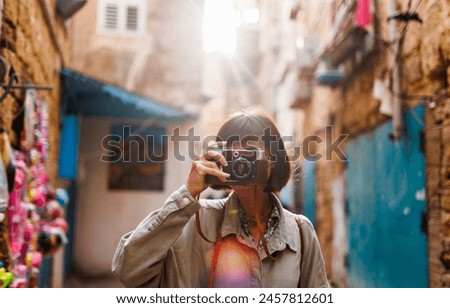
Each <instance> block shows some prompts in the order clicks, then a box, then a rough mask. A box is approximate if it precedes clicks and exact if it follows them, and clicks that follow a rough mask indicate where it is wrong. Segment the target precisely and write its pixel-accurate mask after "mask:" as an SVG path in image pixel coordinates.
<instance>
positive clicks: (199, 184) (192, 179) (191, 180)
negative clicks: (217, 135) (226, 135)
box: [186, 149, 230, 198]
mask: <svg viewBox="0 0 450 308" xmlns="http://www.w3.org/2000/svg"><path fill="white" fill-rule="evenodd" d="M217 162H218V163H219V164H220V165H222V166H223V167H226V166H227V165H228V163H227V161H226V160H225V157H223V155H222V154H220V153H219V152H216V151H214V150H211V149H209V150H208V151H207V152H206V153H205V154H203V155H201V156H200V157H199V158H198V159H197V160H195V161H193V162H192V166H191V171H190V173H189V177H188V179H187V181H186V188H187V189H188V190H189V192H190V193H191V195H192V196H193V197H195V198H197V197H198V196H199V195H200V193H201V192H202V191H204V190H205V189H206V188H208V185H207V184H206V183H205V175H207V174H210V175H213V176H215V177H217V178H218V179H219V180H221V181H222V182H226V180H227V178H228V177H229V176H230V175H229V174H228V173H225V172H223V171H222V170H221V168H219V166H218V164H217Z"/></svg>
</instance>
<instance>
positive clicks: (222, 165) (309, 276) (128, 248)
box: [112, 111, 329, 288]
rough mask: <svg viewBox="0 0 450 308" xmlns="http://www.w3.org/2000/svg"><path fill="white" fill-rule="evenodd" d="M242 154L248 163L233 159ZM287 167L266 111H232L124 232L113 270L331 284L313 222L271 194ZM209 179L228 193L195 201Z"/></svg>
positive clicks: (171, 277) (181, 280)
mask: <svg viewBox="0 0 450 308" xmlns="http://www.w3.org/2000/svg"><path fill="white" fill-rule="evenodd" d="M223 144H226V149H228V150H226V149H225V150H224V149H223V148H221V147H217V145H219V146H220V145H223ZM228 153H233V154H232V155H231V156H230V155H228ZM246 153H260V154H261V153H262V155H259V154H258V155H257V156H251V155H250V156H245V155H247V154H246ZM240 155H243V157H244V158H247V160H251V162H250V163H247V162H246V164H245V166H241V165H239V164H237V163H236V161H237V159H238V158H237V157H239V156H240ZM230 157H231V158H230ZM231 164H232V165H231ZM255 164H257V166H255ZM236 166H237V167H236ZM241 167H242V168H241ZM290 169H291V168H290V162H289V159H288V156H287V153H286V150H285V148H284V145H283V143H282V140H281V137H280V133H279V132H278V130H277V128H276V127H275V124H274V123H273V121H271V120H270V118H269V117H268V116H266V115H264V114H261V113H258V112H251V111H250V112H240V113H236V114H234V115H233V116H232V117H231V118H230V119H229V120H228V121H226V122H225V124H224V125H223V126H222V127H221V129H220V130H219V132H218V134H217V144H215V146H214V147H211V148H210V149H209V150H208V151H207V152H206V153H205V154H204V155H202V156H200V157H199V159H198V160H196V161H194V162H192V167H191V171H190V174H189V176H188V179H187V181H186V183H185V185H183V186H182V187H181V188H180V189H178V190H177V191H175V192H174V193H172V195H171V196H170V197H169V198H168V199H167V201H166V203H165V204H164V206H163V207H162V208H161V209H159V210H157V211H155V212H153V213H151V214H150V215H149V216H148V217H147V218H146V219H144V220H143V221H142V222H141V223H140V224H139V226H138V227H137V228H136V229H135V230H134V231H132V232H130V233H128V234H125V235H124V236H123V237H122V239H121V241H120V243H119V245H118V247H117V251H116V253H115V255H114V259H113V264H112V270H113V273H114V274H115V275H116V277H117V278H118V279H119V280H120V281H121V282H122V283H123V284H124V285H125V286H127V287H141V286H149V287H278V288H282V287H328V286H329V285H328V281H327V278H326V272H325V266H324V262H323V257H322V253H321V250H320V246H319V242H318V240H317V236H316V233H315V231H314V228H313V226H312V224H311V222H310V221H309V220H308V219H307V218H306V217H304V216H300V215H295V214H293V213H291V212H289V211H288V210H285V209H283V207H282V206H281V203H280V201H279V199H278V198H277V196H276V195H275V193H276V192H278V191H280V190H281V189H282V188H283V186H284V185H286V183H287V181H288V180H289V177H290ZM255 174H256V176H254V177H253V175H255ZM211 183H213V184H214V185H212V187H213V188H216V189H218V188H219V189H222V188H228V189H231V193H230V195H229V196H228V197H227V198H224V199H220V200H199V196H200V194H201V192H203V191H204V190H205V189H206V188H207V187H208V186H210V184H211Z"/></svg>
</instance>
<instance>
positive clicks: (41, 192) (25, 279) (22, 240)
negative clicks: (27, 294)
mask: <svg viewBox="0 0 450 308" xmlns="http://www.w3.org/2000/svg"><path fill="white" fill-rule="evenodd" d="M48 140H49V136H48V110H47V104H46V102H45V100H44V99H43V97H42V96H41V95H40V94H39V93H38V92H36V91H35V90H27V93H26V95H25V102H24V130H23V132H22V134H21V143H20V144H21V151H19V150H10V153H9V154H8V155H9V156H8V157H9V158H10V159H9V160H8V162H11V167H9V168H8V170H10V172H9V173H8V175H9V176H10V177H12V179H9V177H8V176H7V175H6V173H5V172H3V174H2V172H1V170H2V169H1V168H0V202H1V200H3V199H4V200H6V201H4V202H3V203H4V205H3V212H4V213H5V214H6V217H7V219H5V218H4V224H3V226H7V230H6V231H7V232H5V233H3V234H8V236H7V237H6V239H7V240H8V242H9V244H8V247H9V251H8V252H7V254H9V255H10V257H9V258H7V257H6V256H5V255H2V252H1V250H0V262H2V263H1V264H4V267H0V287H1V286H5V287H6V286H7V287H13V288H20V287H37V280H38V279H37V277H38V275H39V267H40V265H41V262H42V260H43V258H44V257H47V256H51V255H52V254H53V253H55V252H56V251H57V250H58V249H59V248H60V247H61V246H63V245H64V244H66V243H67V238H66V232H67V230H68V224H67V222H66V220H65V218H64V216H65V213H64V212H65V209H64V206H65V204H66V203H67V195H64V193H61V191H63V192H65V191H64V190H61V189H58V190H55V189H53V188H52V187H51V183H50V181H49V178H48V175H47V171H46V166H45V162H46V160H47V159H48V149H49V146H48V145H49V144H48ZM3 156H4V155H3ZM3 169H4V168H3ZM12 171H14V172H12ZM2 175H3V177H2ZM7 178H8V180H9V182H10V183H11V187H10V188H9V195H8V185H5V188H2V186H1V183H2V182H1V180H2V179H4V182H5V183H7V180H6V179H7ZM3 195H4V196H5V198H3ZM60 200H64V202H60ZM0 210H1V207H0ZM0 214H1V211H0ZM4 216H5V215H4ZM0 218H1V215H0ZM1 226H2V224H0V227H1ZM0 231H1V230H0ZM1 234H2V233H1V232H0V236H1ZM0 242H1V237H0ZM0 244H1V243H0ZM0 247H1V245H0ZM2 268H3V269H4V270H2Z"/></svg>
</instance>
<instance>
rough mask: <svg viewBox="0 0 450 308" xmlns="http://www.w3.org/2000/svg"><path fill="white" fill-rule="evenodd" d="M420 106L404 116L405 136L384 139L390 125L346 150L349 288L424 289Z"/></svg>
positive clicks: (424, 245) (425, 246) (421, 120)
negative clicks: (398, 138) (398, 139)
mask: <svg viewBox="0 0 450 308" xmlns="http://www.w3.org/2000/svg"><path fill="white" fill-rule="evenodd" d="M423 119H424V108H423V106H419V107H417V108H415V109H413V110H411V111H409V112H408V113H406V114H405V118H404V120H405V125H406V128H407V133H406V136H405V137H404V138H403V139H401V140H400V141H398V142H393V141H391V140H390V139H389V134H390V133H391V132H392V125H391V123H387V124H384V125H381V126H379V127H378V128H377V129H376V130H375V131H373V132H372V133H370V134H364V135H361V136H359V137H358V138H356V139H355V140H354V141H352V142H351V143H350V144H349V145H348V146H347V148H346V154H347V157H348V158H349V162H348V166H347V170H346V192H347V202H348V241H349V259H348V260H349V284H350V286H352V287H426V286H427V285H428V271H427V263H428V262H427V239H426V235H425V234H424V233H423V232H422V230H421V224H422V216H423V214H424V213H425V211H426V201H425V160H424V154H423V153H422V151H421V146H422V145H421V140H422V138H421V133H422V125H421V124H422V123H423V121H424V120H423Z"/></svg>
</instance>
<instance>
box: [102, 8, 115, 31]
mask: <svg viewBox="0 0 450 308" xmlns="http://www.w3.org/2000/svg"><path fill="white" fill-rule="evenodd" d="M118 13H119V8H118V6H117V4H113V3H108V4H106V7H105V19H104V20H105V24H104V27H105V29H107V30H117V26H118V17H119V14H118Z"/></svg>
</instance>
